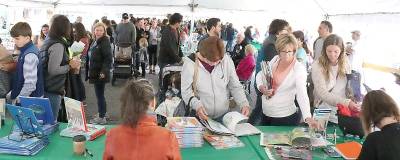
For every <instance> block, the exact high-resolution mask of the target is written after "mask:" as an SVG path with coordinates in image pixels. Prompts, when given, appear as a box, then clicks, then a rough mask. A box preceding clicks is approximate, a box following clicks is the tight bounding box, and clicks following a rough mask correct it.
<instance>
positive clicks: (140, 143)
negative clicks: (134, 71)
mask: <svg viewBox="0 0 400 160" xmlns="http://www.w3.org/2000/svg"><path fill="white" fill-rule="evenodd" d="M155 103H156V102H155V95H154V90H153V87H152V86H151V84H150V82H148V81H147V80H144V79H141V80H137V81H130V82H128V85H127V86H126V87H125V89H124V91H123V92H122V94H121V117H122V124H121V125H119V126H118V127H116V128H113V129H111V130H110V131H109V132H108V133H107V138H106V146H105V150H104V155H103V159H104V160H112V159H146V160H158V159H168V160H180V159H181V155H180V151H179V146H178V141H177V139H176V137H175V134H174V133H172V132H170V131H168V130H167V129H165V128H162V127H159V126H157V122H156V119H155V117H154V109H155ZM154 151H156V152H157V153H156V154H155V152H154Z"/></svg>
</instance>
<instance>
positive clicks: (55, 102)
mask: <svg viewBox="0 0 400 160" xmlns="http://www.w3.org/2000/svg"><path fill="white" fill-rule="evenodd" d="M44 97H46V98H49V101H50V105H51V110H52V111H53V116H54V119H55V120H57V118H58V112H59V110H60V108H61V95H59V94H54V93H49V92H44Z"/></svg>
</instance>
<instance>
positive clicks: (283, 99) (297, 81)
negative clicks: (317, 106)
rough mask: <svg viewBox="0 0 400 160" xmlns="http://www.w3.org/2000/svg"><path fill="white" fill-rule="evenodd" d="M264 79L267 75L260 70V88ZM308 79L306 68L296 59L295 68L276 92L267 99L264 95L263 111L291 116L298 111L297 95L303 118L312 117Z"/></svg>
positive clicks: (273, 60) (277, 57) (281, 115)
mask: <svg viewBox="0 0 400 160" xmlns="http://www.w3.org/2000/svg"><path fill="white" fill-rule="evenodd" d="M271 62H273V63H272V64H271V65H272V66H274V65H275V63H278V62H279V56H275V57H274V58H273V59H272V60H271ZM262 79H265V76H264V75H263V74H262V72H261V71H260V72H258V73H257V76H256V83H257V88H258V89H260V86H261V85H263V83H262ZM306 81H307V72H306V69H305V68H304V66H303V65H302V64H301V63H300V62H298V61H297V60H296V62H295V64H294V67H293V69H291V70H290V71H289V73H288V75H287V76H286V78H285V79H284V80H283V82H282V83H281V85H280V86H279V87H278V89H277V90H276V91H275V94H274V95H273V96H272V97H271V98H269V99H266V96H265V95H263V96H262V108H263V113H264V114H265V115H266V116H268V117H276V118H280V117H287V116H290V115H292V114H294V113H295V112H296V111H297V108H296V105H295V103H294V99H295V97H297V102H298V103H299V105H300V110H301V113H302V116H303V119H306V118H309V117H311V112H310V101H309V99H308V95H307V88H306V83H307V82H306Z"/></svg>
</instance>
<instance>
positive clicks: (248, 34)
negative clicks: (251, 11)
mask: <svg viewBox="0 0 400 160" xmlns="http://www.w3.org/2000/svg"><path fill="white" fill-rule="evenodd" d="M252 28H253V26H248V27H247V28H246V30H245V31H244V38H245V40H246V41H248V43H250V42H251V41H253V35H252V34H253V33H251V29H252Z"/></svg>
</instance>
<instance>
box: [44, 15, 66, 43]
mask: <svg viewBox="0 0 400 160" xmlns="http://www.w3.org/2000/svg"><path fill="white" fill-rule="evenodd" d="M70 34H71V23H70V22H69V20H68V18H67V17H66V16H64V15H56V16H55V17H53V21H52V24H51V27H50V31H49V36H50V38H53V39H62V37H65V38H67V39H70V36H71V35H70Z"/></svg>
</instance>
